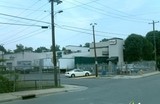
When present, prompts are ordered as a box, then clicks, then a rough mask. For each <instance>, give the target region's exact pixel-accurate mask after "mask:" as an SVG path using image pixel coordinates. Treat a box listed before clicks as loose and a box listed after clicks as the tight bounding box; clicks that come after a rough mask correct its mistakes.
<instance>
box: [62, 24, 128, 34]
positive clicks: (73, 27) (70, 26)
mask: <svg viewBox="0 0 160 104" xmlns="http://www.w3.org/2000/svg"><path fill="white" fill-rule="evenodd" d="M62 26H64V27H68V28H74V29H79V30H84V31H92V30H91V29H84V28H80V27H74V26H68V25H62ZM95 32H98V33H103V34H113V35H127V34H122V33H113V32H105V31H98V30H95Z"/></svg>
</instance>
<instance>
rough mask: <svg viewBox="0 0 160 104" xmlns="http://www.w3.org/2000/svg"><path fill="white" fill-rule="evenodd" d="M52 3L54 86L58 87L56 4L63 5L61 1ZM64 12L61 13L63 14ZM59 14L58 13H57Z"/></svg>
mask: <svg viewBox="0 0 160 104" xmlns="http://www.w3.org/2000/svg"><path fill="white" fill-rule="evenodd" d="M49 1H50V2H51V27H52V47H53V51H52V54H53V64H54V84H55V87H58V85H59V84H58V75H57V73H58V71H57V60H56V45H55V25H54V15H55V14H54V2H56V3H57V5H58V4H60V3H62V1H60V0H49ZM61 12H62V11H59V13H61ZM57 13H58V12H57Z"/></svg>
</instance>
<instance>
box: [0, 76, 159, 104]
mask: <svg viewBox="0 0 160 104" xmlns="http://www.w3.org/2000/svg"><path fill="white" fill-rule="evenodd" d="M61 81H62V83H64V84H74V85H81V86H87V87H88V89H87V90H84V91H77V92H63V93H56V94H51V95H46V96H40V97H38V98H34V99H29V100H16V101H11V102H5V103H2V104H129V102H130V101H131V100H134V101H135V104H138V102H141V104H159V101H160V100H159V98H160V92H159V88H160V83H159V82H160V78H159V75H154V76H150V77H145V78H138V79H109V78H105V77H102V78H85V79H84V78H82V79H81V78H78V79H77V78H76V79H73V78H64V77H62V78H61Z"/></svg>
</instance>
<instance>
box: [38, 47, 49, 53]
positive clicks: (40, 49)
mask: <svg viewBox="0 0 160 104" xmlns="http://www.w3.org/2000/svg"><path fill="white" fill-rule="evenodd" d="M35 52H37V53H41V52H49V49H47V48H46V47H38V48H37V49H36V50H35Z"/></svg>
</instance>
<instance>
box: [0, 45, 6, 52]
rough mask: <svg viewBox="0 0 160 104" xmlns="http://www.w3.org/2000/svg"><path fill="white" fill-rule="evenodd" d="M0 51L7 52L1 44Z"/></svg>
mask: <svg viewBox="0 0 160 104" xmlns="http://www.w3.org/2000/svg"><path fill="white" fill-rule="evenodd" d="M0 51H2V52H4V53H6V52H7V51H6V49H5V48H4V47H3V45H0Z"/></svg>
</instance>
